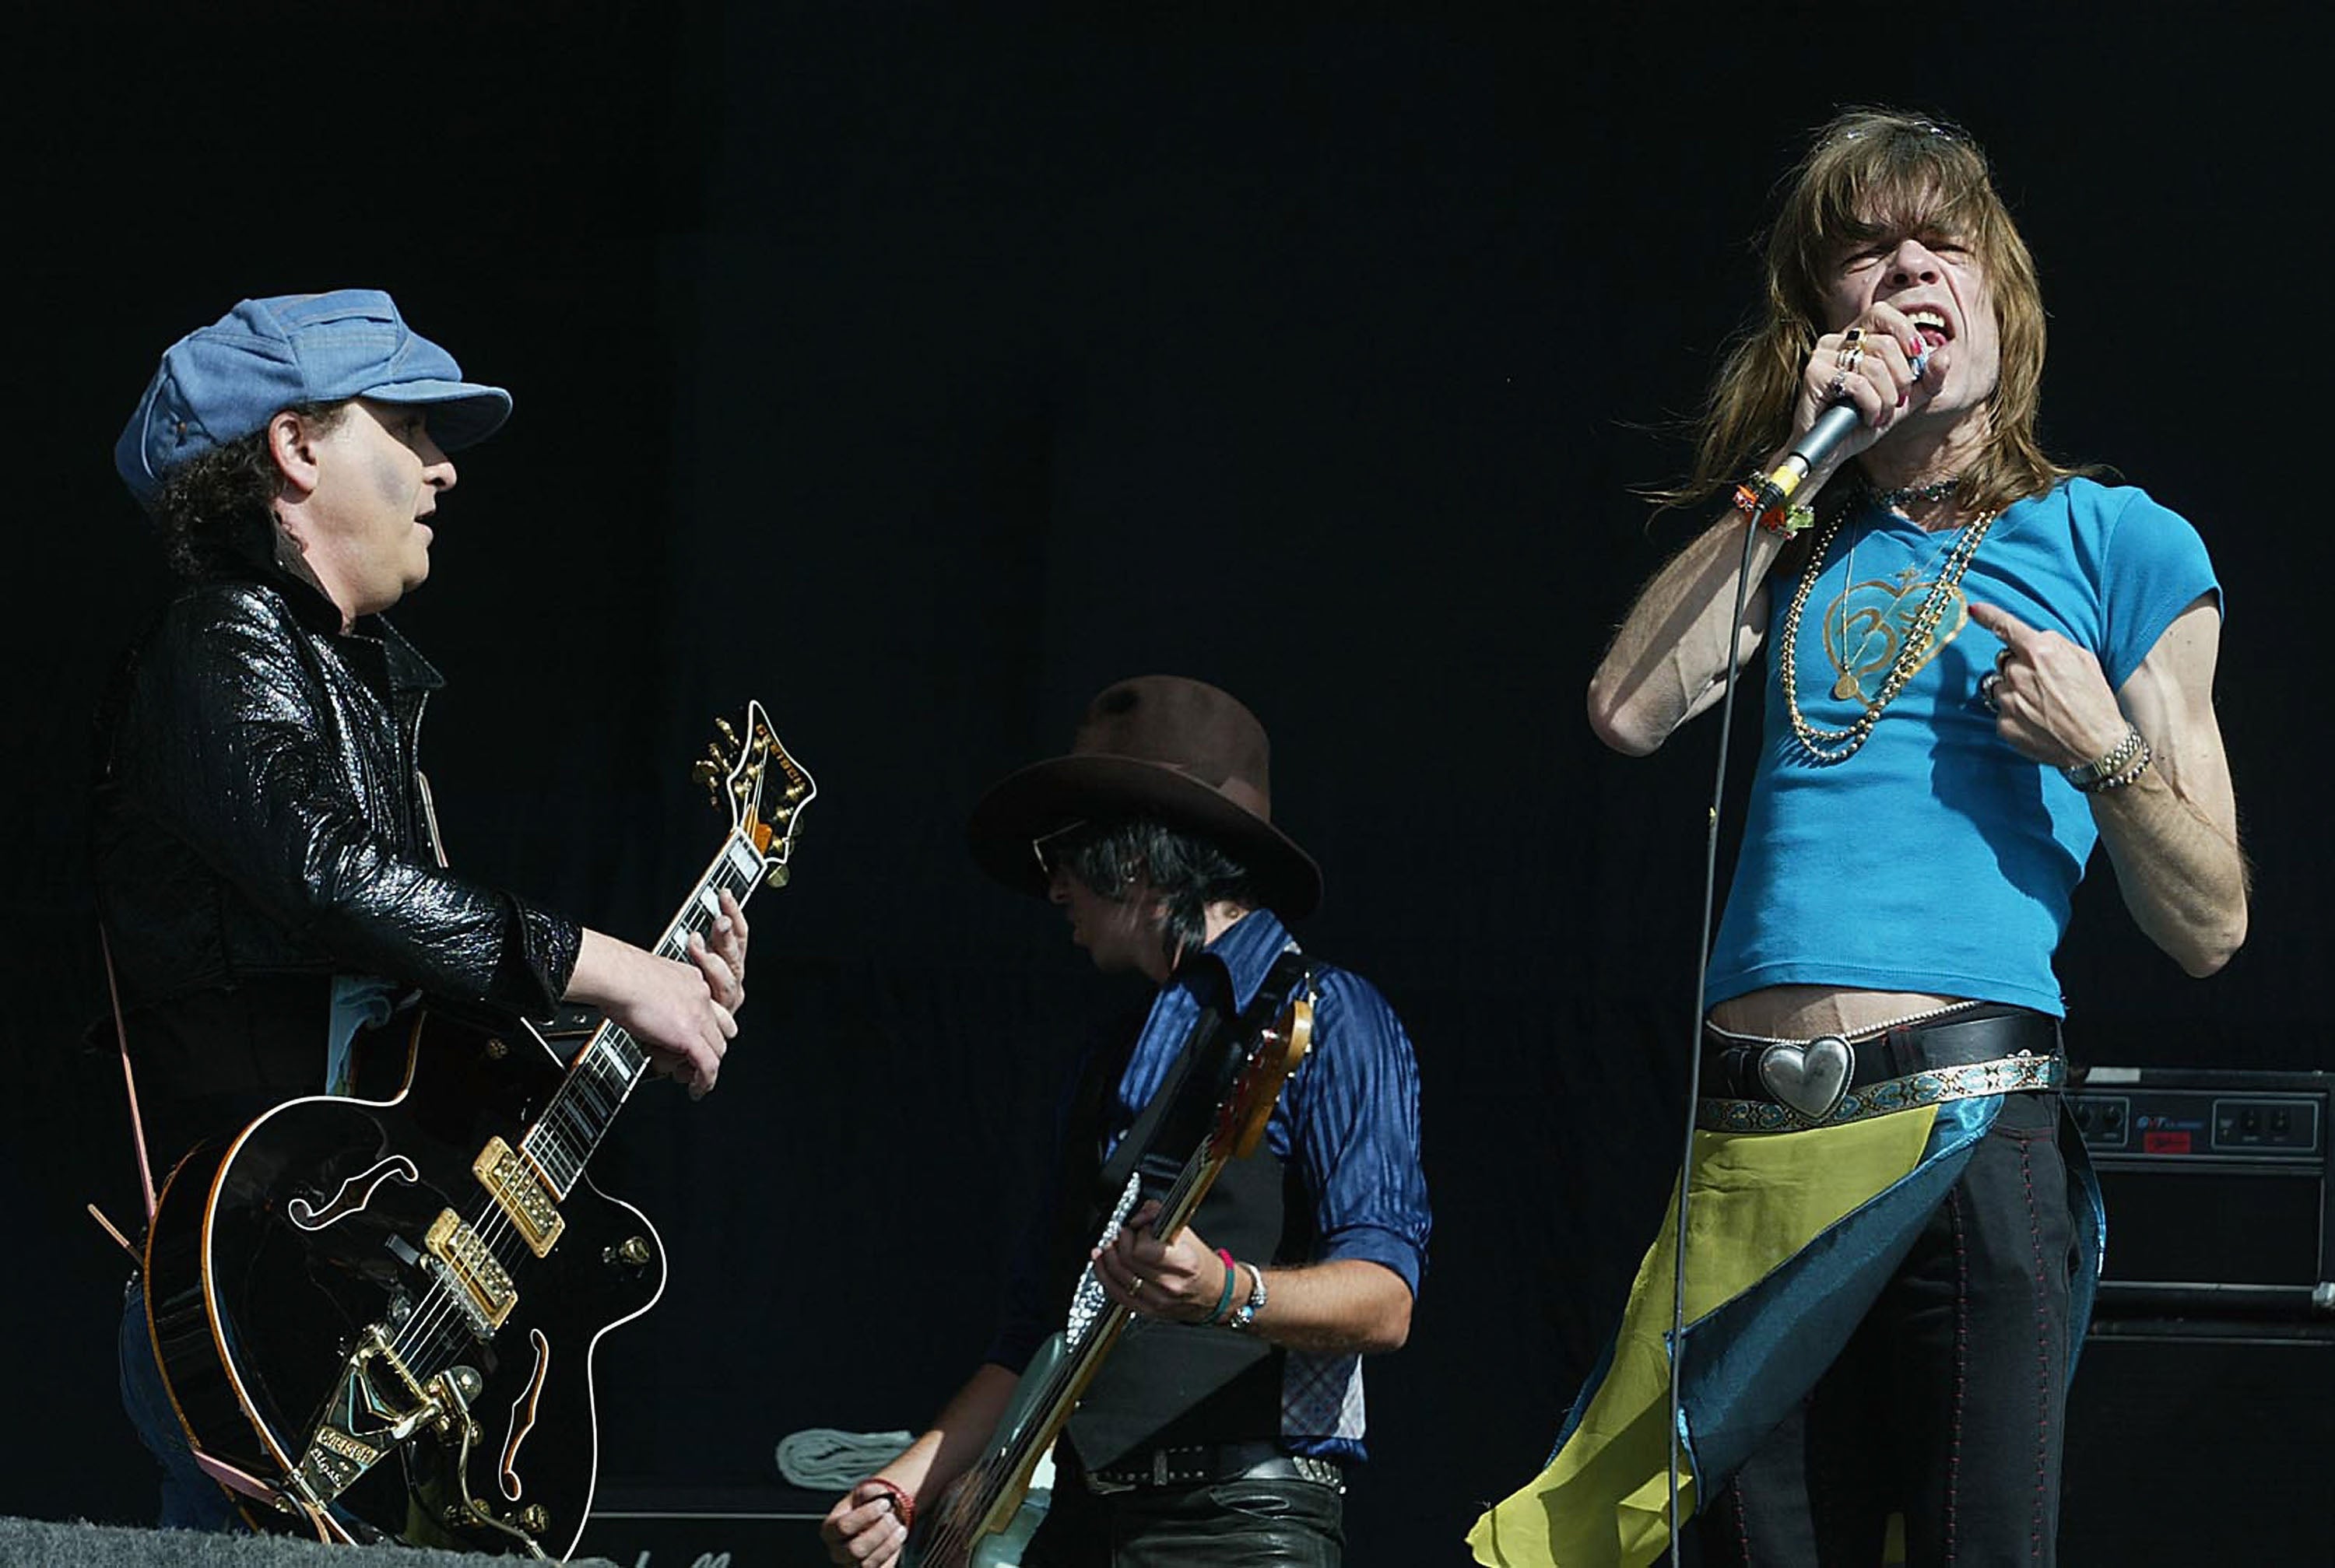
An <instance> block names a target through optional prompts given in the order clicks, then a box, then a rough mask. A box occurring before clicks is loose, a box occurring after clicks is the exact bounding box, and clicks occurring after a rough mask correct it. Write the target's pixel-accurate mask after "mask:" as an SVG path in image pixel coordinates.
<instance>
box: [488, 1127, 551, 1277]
mask: <svg viewBox="0 0 2335 1568" xmlns="http://www.w3.org/2000/svg"><path fill="white" fill-rule="evenodd" d="M470 1170H471V1172H472V1174H473V1175H475V1176H477V1177H478V1178H479V1184H480V1186H483V1187H485V1188H486V1189H487V1191H488V1193H489V1194H490V1195H492V1196H493V1198H494V1200H495V1202H496V1203H497V1204H498V1205H501V1208H502V1211H503V1213H504V1214H506V1215H509V1216H510V1222H511V1224H515V1225H517V1226H518V1234H519V1238H520V1239H521V1240H522V1241H524V1242H526V1243H527V1244H528V1249H529V1250H530V1251H532V1252H533V1253H535V1255H536V1256H537V1257H539V1258H547V1257H549V1256H550V1255H551V1248H552V1244H554V1243H555V1242H557V1241H558V1240H559V1233H560V1232H561V1231H564V1230H566V1229H567V1216H566V1215H562V1214H561V1213H560V1212H559V1205H558V1204H557V1202H555V1201H554V1200H553V1198H552V1195H551V1189H550V1188H549V1187H547V1186H545V1185H544V1182H543V1178H542V1177H541V1176H538V1175H536V1173H535V1166H532V1165H530V1164H528V1159H527V1157H526V1156H525V1155H522V1154H520V1153H519V1152H518V1150H517V1149H515V1148H513V1147H511V1146H510V1145H509V1144H507V1143H505V1142H503V1140H502V1139H500V1138H499V1137H490V1138H489V1139H488V1140H487V1147H485V1148H483V1149H481V1150H480V1152H479V1157H478V1158H477V1159H475V1160H473V1161H471V1162H470Z"/></svg>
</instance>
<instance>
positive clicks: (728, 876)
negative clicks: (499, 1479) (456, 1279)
mask: <svg viewBox="0 0 2335 1568" xmlns="http://www.w3.org/2000/svg"><path fill="white" fill-rule="evenodd" d="M741 842H745V843H748V847H750V848H751V843H750V842H749V841H747V840H745V839H744V837H743V835H742V834H740V833H738V832H737V831H736V830H734V829H733V830H732V835H731V837H730V838H728V839H725V840H724V841H723V843H722V848H721V851H720V852H719V853H718V854H717V855H716V856H715V857H714V864H713V866H712V868H711V871H710V874H709V875H708V876H704V877H702V878H701V879H700V880H699V894H700V895H699V896H693V897H692V898H691V899H690V900H689V901H688V903H687V904H686V905H683V909H682V912H681V914H680V915H679V916H678V917H677V918H676V919H675V920H674V921H673V922H672V923H671V924H668V926H667V927H666V931H665V934H664V937H663V938H662V939H661V940H660V942H659V944H658V952H659V955H660V956H663V957H666V958H673V959H681V960H685V959H686V958H687V954H688V946H689V938H690V937H691V936H692V935H702V934H704V933H705V931H706V930H707V928H708V927H710V926H711V925H712V922H713V918H714V916H713V914H712V911H709V910H708V909H707V908H706V906H705V903H704V899H703V897H702V894H703V893H705V892H707V891H712V892H713V893H715V894H716V895H719V894H721V893H722V892H728V893H730V894H732V895H734V896H736V897H737V899H738V901H739V903H740V905H744V903H745V902H746V900H747V899H748V897H750V896H751V894H752V892H753V889H754V886H755V884H756V883H757V882H758V881H759V880H760V877H761V873H760V871H759V870H757V871H756V872H754V873H751V874H748V873H743V872H741V871H740V870H739V868H738V865H737V863H736V861H735V860H734V859H732V856H731V847H732V844H733V843H741ZM759 857H760V856H759V852H758V858H759ZM764 863H765V864H767V859H765V860H764ZM717 907H718V905H717ZM676 935H678V938H679V939H678V941H676V940H674V939H675V937H676ZM668 945H670V946H671V947H672V948H673V951H672V952H670V953H668V952H666V951H665V948H666V947H667V946H668ZM604 1040H621V1041H622V1042H623V1043H624V1044H625V1046H628V1047H630V1048H631V1050H633V1051H634V1052H638V1053H639V1057H640V1060H638V1061H637V1062H635V1061H628V1060H625V1056H624V1055H622V1054H618V1055H617V1056H616V1057H615V1060H616V1061H618V1062H619V1063H621V1064H622V1065H623V1067H624V1069H625V1083H624V1084H623V1086H622V1088H621V1089H617V1090H616V1092H615V1096H614V1098H613V1099H612V1100H611V1101H610V1103H609V1104H608V1106H607V1108H606V1112H605V1113H603V1114H601V1115H600V1116H599V1119H600V1122H601V1126H600V1128H599V1131H598V1132H597V1133H596V1134H590V1135H588V1137H587V1140H586V1143H585V1147H583V1148H582V1150H581V1151H580V1152H578V1151H576V1150H575V1149H573V1148H571V1147H569V1146H568V1144H567V1136H566V1133H565V1131H564V1130H563V1129H562V1128H560V1127H558V1126H557V1125H556V1124H555V1120H554V1118H555V1115H556V1114H557V1113H558V1112H559V1111H561V1110H562V1109H564V1108H566V1107H567V1106H568V1105H570V1104H571V1103H572V1100H571V1097H570V1095H569V1093H568V1091H569V1089H570V1088H571V1087H572V1086H573V1085H575V1084H576V1082H577V1081H578V1078H577V1076H576V1074H571V1075H570V1076H569V1077H568V1078H567V1079H564V1080H563V1081H562V1082H561V1084H560V1087H559V1089H557V1090H556V1091H555V1092H554V1093H553V1095H552V1097H551V1099H550V1100H549V1101H548V1102H547V1103H546V1105H545V1108H544V1113H543V1115H541V1116H539V1117H538V1118H536V1120H535V1122H534V1123H533V1124H532V1125H531V1126H530V1127H529V1128H528V1132H527V1133H525V1134H523V1135H522V1136H521V1137H520V1139H519V1146H520V1148H521V1150H522V1151H524V1152H528V1153H533V1152H534V1151H532V1150H529V1149H528V1147H527V1146H528V1142H529V1140H530V1139H531V1138H533V1137H535V1135H536V1134H537V1133H538V1131H541V1132H542V1133H543V1134H544V1136H545V1137H547V1139H549V1140H550V1141H551V1142H552V1144H553V1146H554V1147H555V1148H556V1149H557V1154H558V1156H559V1157H560V1159H561V1160H562V1161H563V1162H564V1163H566V1165H567V1167H568V1168H567V1173H566V1175H565V1176H562V1177H560V1178H559V1186H560V1187H561V1191H560V1193H559V1195H560V1196H561V1197H563V1198H564V1197H566V1196H567V1195H568V1194H569V1193H572V1192H573V1191H574V1190H575V1186H576V1183H577V1182H578V1181H580V1180H581V1179H582V1176H583V1172H584V1166H585V1165H586V1163H587V1162H588V1161H589V1160H590V1159H591V1157H592V1156H593V1155H594V1154H595V1153H596V1152H597V1151H598V1148H599V1146H600V1143H601V1141H602V1140H603V1139H604V1138H605V1137H606V1134H607V1128H608V1127H609V1125H610V1124H612V1123H613V1122H614V1120H615V1113H616V1112H617V1111H618V1110H620V1109H622V1108H624V1106H625V1102H626V1101H628V1100H629V1099H631V1098H632V1091H633V1090H634V1089H636V1088H638V1087H639V1084H640V1080H641V1079H642V1078H643V1077H644V1076H645V1068H646V1064H647V1060H648V1058H647V1054H646V1053H645V1052H644V1051H641V1050H640V1046H639V1044H638V1042H637V1041H635V1040H633V1038H632V1036H631V1034H630V1033H629V1032H628V1031H625V1029H624V1028H623V1027H622V1026H620V1025H611V1026H609V1028H608V1029H607V1031H606V1036H596V1038H595V1040H593V1041H592V1042H591V1044H590V1045H589V1046H588V1047H587V1049H588V1050H593V1051H595V1052H597V1051H599V1050H602V1049H603V1044H604ZM585 1071H595V1072H596V1071H597V1068H596V1067H591V1066H586V1064H584V1063H582V1062H579V1063H578V1072H579V1073H580V1072H585ZM482 1196H486V1197H487V1200H488V1201H487V1207H488V1208H489V1213H488V1214H487V1215H485V1216H484V1218H483V1219H480V1218H479V1217H477V1216H466V1222H467V1223H470V1224H471V1228H472V1231H473V1233H474V1234H477V1235H478V1236H479V1238H480V1241H481V1242H482V1243H484V1244H485V1245H486V1246H487V1247H488V1249H489V1252H490V1253H492V1254H493V1256H494V1258H495V1261H496V1262H497V1263H499V1264H500V1265H501V1266H502V1267H503V1268H505V1269H506V1270H508V1269H509V1268H510V1267H511V1266H512V1265H513V1264H516V1263H520V1261H521V1259H520V1252H521V1251H522V1250H524V1251H528V1252H532V1250H533V1249H532V1248H529V1247H527V1246H526V1244H525V1243H524V1242H521V1243H520V1244H519V1246H518V1248H514V1249H512V1250H511V1251H510V1252H509V1254H508V1255H506V1253H505V1251H504V1248H503V1245H502V1244H503V1243H505V1242H507V1241H509V1240H511V1239H512V1238H513V1237H515V1236H516V1235H517V1234H518V1227H517V1226H516V1225H515V1224H513V1223H512V1222H511V1220H510V1218H509V1215H508V1213H507V1212H506V1211H505V1210H504V1209H503V1207H502V1205H500V1204H499V1203H494V1202H493V1201H492V1199H491V1196H490V1195H482ZM432 1298H438V1300H437V1301H436V1302H435V1303H434V1304H433V1302H432ZM460 1314H461V1303H460V1301H459V1300H458V1299H457V1297H456V1295H455V1292H454V1291H453V1290H452V1288H451V1287H450V1286H449V1285H448V1284H447V1283H446V1282H445V1281H444V1280H443V1279H442V1278H441V1277H437V1276H433V1277H432V1280H431V1287H430V1289H429V1290H428V1291H427V1292H424V1294H423V1297H422V1301H421V1305H420V1307H419V1308H418V1309H417V1310H416V1311H415V1312H414V1313H413V1315H412V1317H411V1318H410V1319H409V1320H408V1321H407V1322H406V1323H405V1324H404V1325H403V1326H402V1327H401V1329H400V1331H399V1332H398V1334H397V1336H396V1337H395V1339H394V1340H392V1350H395V1351H396V1352H397V1354H398V1356H399V1359H400V1360H404V1361H405V1362H406V1364H407V1366H408V1367H409V1368H412V1370H414V1371H415V1373H416V1376H417V1379H419V1380H422V1381H427V1380H428V1379H430V1378H431V1377H434V1376H436V1375H437V1373H438V1372H440V1371H442V1370H445V1369H444V1368H443V1367H433V1368H430V1369H429V1370H423V1369H422V1367H421V1366H417V1365H416V1364H415V1362H414V1361H413V1360H410V1359H409V1358H410V1357H411V1356H412V1353H413V1352H414V1350H418V1349H419V1348H420V1347H421V1343H422V1341H425V1340H428V1339H431V1338H433V1337H438V1336H439V1335H440V1331H441V1330H444V1329H447V1328H452V1327H458V1326H459V1325H458V1324H457V1323H456V1322H455V1321H454V1320H455V1319H456V1318H457V1317H459V1316H460ZM462 1348H463V1347H462V1345H461V1342H460V1339H459V1338H457V1339H455V1340H453V1341H452V1344H451V1350H446V1351H445V1353H446V1354H447V1355H448V1356H449V1360H448V1362H447V1365H452V1364H453V1360H452V1358H454V1357H458V1356H459V1355H460V1351H461V1350H462ZM425 1360H427V1359H425Z"/></svg>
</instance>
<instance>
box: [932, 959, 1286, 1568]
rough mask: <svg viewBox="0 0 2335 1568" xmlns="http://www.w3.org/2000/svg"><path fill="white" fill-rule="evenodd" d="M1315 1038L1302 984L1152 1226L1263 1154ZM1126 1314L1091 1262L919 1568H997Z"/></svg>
mask: <svg viewBox="0 0 2335 1568" xmlns="http://www.w3.org/2000/svg"><path fill="white" fill-rule="evenodd" d="M1312 1039H1313V997H1312V994H1311V992H1310V991H1309V990H1308V988H1307V987H1306V985H1305V984H1304V982H1303V981H1302V980H1301V981H1300V982H1298V983H1297V984H1296V985H1294V986H1293V987H1292V988H1291V992H1290V997H1289V1001H1288V1002H1287V1003H1286V1004H1285V1005H1284V1007H1283V1008H1282V1009H1281V1011H1279V1013H1277V1014H1276V1015H1274V1018H1273V1019H1272V1021H1269V1022H1267V1023H1266V1024H1264V1027H1263V1028H1261V1029H1258V1030H1256V1031H1255V1033H1254V1034H1253V1035H1252V1036H1251V1038H1250V1040H1249V1042H1248V1045H1247V1047H1246V1049H1245V1052H1244V1054H1243V1056H1242V1058H1241V1060H1240V1062H1239V1065H1238V1067H1237V1069H1236V1070H1235V1073H1234V1076H1233V1079H1232V1084H1231V1087H1230V1088H1229V1089H1227V1090H1226V1093H1225V1095H1224V1098H1223V1099H1221V1100H1220V1101H1219V1102H1218V1103H1217V1106H1216V1111H1215V1114H1214V1116H1213V1117H1212V1118H1211V1120H1210V1123H1209V1129H1208V1136H1207V1137H1206V1138H1205V1139H1204V1140H1202V1142H1201V1144H1200V1146H1199V1147H1197V1149H1195V1150H1193V1152H1192V1155H1191V1157H1189V1158H1188V1159H1187V1160H1186V1161H1185V1162H1184V1165H1183V1167H1182V1168H1181V1169H1180V1170H1178V1171H1177V1173H1176V1178H1175V1180H1174V1181H1173V1182H1172V1183H1171V1184H1169V1186H1168V1190H1167V1192H1166V1193H1165V1194H1164V1195H1162V1196H1161V1198H1160V1204H1159V1216H1158V1221H1157V1222H1156V1223H1155V1224H1154V1226H1153V1231H1154V1234H1157V1235H1158V1237H1159V1238H1160V1239H1161V1240H1162V1241H1173V1240H1174V1239H1175V1238H1176V1237H1177V1235H1179V1234H1182V1232H1183V1229H1184V1227H1185V1226H1186V1225H1187V1224H1189V1223H1190V1222H1191V1218H1192V1216H1193V1215H1195V1214H1196V1213H1197V1212H1198V1210H1199V1207H1200V1204H1201V1201H1202V1200H1203V1199H1205V1198H1206V1196H1207V1195H1208V1189H1209V1188H1210V1187H1211V1186H1215V1185H1216V1176H1217V1175H1218V1173H1220V1172H1221V1171H1223V1169H1224V1168H1225V1166H1226V1164H1227V1163H1229V1162H1230V1161H1233V1160H1235V1159H1239V1158H1241V1157H1244V1156H1246V1155H1248V1154H1250V1153H1252V1152H1254V1151H1255V1148H1256V1146H1257V1142H1258V1140H1259V1139H1261V1138H1262V1137H1264V1128H1265V1123H1266V1121H1267V1120H1268V1119H1269V1118H1271V1117H1272V1115H1273V1108H1274V1105H1275V1104H1276V1103H1277V1102H1278V1101H1279V1100H1280V1099H1281V1089H1282V1085H1283V1084H1284V1083H1285V1082H1286V1081H1287V1080H1288V1078H1289V1075H1290V1074H1291V1073H1292V1072H1293V1071H1295V1070H1296V1069H1297V1064H1298V1063H1299V1062H1300V1061H1302V1060H1304V1056H1305V1052H1306V1050H1307V1048H1308V1046H1309V1045H1310V1044H1311V1042H1312ZM1142 1186H1143V1173H1142V1171H1141V1170H1140V1168H1138V1169H1137V1170H1136V1171H1135V1172H1134V1173H1133V1174H1132V1175H1130V1176H1129V1177H1128V1178H1127V1186H1126V1188H1125V1190H1124V1191H1122V1192H1121V1193H1120V1194H1119V1201H1118V1203H1117V1205H1115V1207H1114V1208H1113V1210H1112V1212H1111V1215H1110V1219H1109V1223H1108V1224H1106V1225H1105V1226H1104V1227H1103V1231H1102V1234H1101V1237H1100V1241H1099V1242H1098V1245H1100V1246H1109V1244H1111V1241H1112V1239H1113V1238H1114V1237H1116V1236H1117V1235H1118V1234H1119V1226H1120V1224H1123V1223H1124V1222H1125V1220H1126V1218H1127V1216H1128V1215H1129V1212H1130V1211H1131V1210H1133V1208H1134V1207H1135V1205H1136V1201H1137V1199H1138V1197H1140V1196H1141V1194H1142ZM1128 1316H1129V1313H1128V1309H1127V1308H1126V1307H1124V1306H1122V1305H1120V1304H1119V1302H1114V1301H1112V1300H1111V1299H1110V1298H1109V1297H1108V1296H1106V1295H1105V1294H1104V1293H1103V1289H1102V1285H1101V1283H1100V1282H1099V1281H1098V1280H1097V1279H1096V1278H1095V1273H1094V1266H1093V1265H1092V1264H1091V1263H1090V1264H1089V1265H1088V1266H1087V1268H1086V1270H1085V1272H1084V1273H1081V1274H1080V1277H1079V1284H1078V1290H1077V1291H1076V1292H1075V1293H1074V1294H1073V1295H1072V1297H1071V1312H1070V1320H1069V1321H1068V1323H1067V1324H1066V1325H1065V1326H1064V1327H1063V1328H1062V1330H1061V1331H1060V1332H1058V1333H1055V1334H1053V1335H1051V1336H1050V1337H1049V1338H1048V1339H1047V1341H1046V1342H1045V1343H1044V1344H1042V1345H1041V1346H1040V1347H1039V1348H1038V1351H1037V1354H1035V1355H1034V1356H1032V1357H1031V1359H1030V1364H1029V1366H1028V1367H1027V1368H1025V1369H1024V1370H1023V1371H1022V1379H1021V1381H1020V1382H1019V1383H1017V1384H1015V1385H1014V1389H1013V1398H1012V1401H1011V1402H1009V1403H1008V1405H1007V1406H1006V1408H1005V1413H1004V1414H1003V1416H1002V1417H1000V1418H999V1419H998V1423H997V1430H996V1431H995V1433H993V1435H992V1437H991V1438H990V1443H989V1447H987V1448H986V1449H985V1450H983V1454H982V1457H980V1458H979V1459H978V1460H976V1461H975V1462H974V1465H973V1467H972V1468H971V1469H969V1470H967V1471H966V1472H965V1473H964V1475H963V1476H959V1477H958V1478H957V1480H956V1482H955V1484H954V1486H951V1487H950V1489H949V1490H948V1492H947V1493H946V1494H945V1495H944V1496H943V1497H942V1499H941V1505H940V1508H939V1510H938V1511H937V1512H935V1514H934V1515H932V1516H931V1523H930V1524H928V1525H925V1526H924V1527H923V1528H921V1529H920V1530H919V1531H918V1533H917V1538H916V1540H915V1541H914V1542H912V1543H911V1544H910V1548H911V1549H910V1556H911V1558H912V1560H913V1561H914V1563H915V1564H916V1568H991V1565H992V1564H993V1563H997V1562H999V1561H1001V1560H1002V1554H1003V1548H1004V1544H1005V1543H1006V1542H1007V1541H1008V1540H1010V1539H1015V1538H1018V1536H1019V1534H1021V1532H1017V1531H1013V1530H1012V1526H1013V1524H1014V1519H1015V1515H1017V1514H1019V1513H1020V1512H1021V1510H1022V1501H1023V1499H1024V1498H1025V1497H1026V1496H1027V1495H1029V1491H1030V1477H1031V1476H1032V1473H1033V1472H1034V1471H1035V1470H1036V1469H1037V1467H1038V1461H1039V1460H1040V1459H1041V1458H1042V1457H1044V1456H1045V1454H1046V1452H1047V1450H1048V1449H1050V1448H1051V1447H1053V1445H1054V1440H1055V1438H1057V1437H1060V1436H1061V1431H1062V1428H1064V1427H1066V1426H1068V1425H1069V1424H1070V1420H1071V1416H1073V1415H1074V1414H1076V1413H1077V1411H1078V1408H1079V1400H1080V1399H1081V1398H1082V1397H1083V1396H1084V1395H1085V1393H1086V1391H1087V1388H1088V1385H1090V1383H1092V1382H1093V1381H1094V1379H1095V1374H1096V1373H1097V1372H1098V1371H1100V1370H1101V1369H1102V1364H1103V1360H1104V1359H1105V1358H1106V1357H1108V1356H1109V1354H1110V1352H1111V1347H1113V1346H1114V1345H1116V1344H1117V1343H1118V1342H1119V1334H1120V1333H1121V1331H1124V1330H1125V1329H1126V1327H1127V1321H1128Z"/></svg>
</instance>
